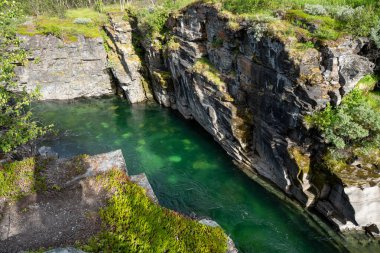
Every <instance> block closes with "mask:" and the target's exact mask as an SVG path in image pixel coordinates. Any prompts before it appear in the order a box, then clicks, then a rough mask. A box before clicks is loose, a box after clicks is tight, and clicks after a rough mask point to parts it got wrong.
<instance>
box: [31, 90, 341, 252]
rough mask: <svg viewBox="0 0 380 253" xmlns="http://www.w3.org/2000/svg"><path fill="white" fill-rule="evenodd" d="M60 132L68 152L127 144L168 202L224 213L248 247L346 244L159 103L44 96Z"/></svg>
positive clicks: (42, 113)
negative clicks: (335, 240)
mask: <svg viewBox="0 0 380 253" xmlns="http://www.w3.org/2000/svg"><path fill="white" fill-rule="evenodd" d="M33 110H34V113H35V115H36V116H37V118H38V119H39V120H40V121H41V122H43V123H53V124H54V125H55V129H57V130H59V133H60V134H59V135H58V137H57V138H55V139H51V140H46V141H44V143H43V145H47V146H51V147H52V148H53V149H54V150H55V151H56V152H58V153H59V154H60V156H61V157H69V156H73V155H78V154H82V153H86V154H90V155H91V154H97V153H103V152H109V151H112V150H116V149H121V150H122V151H123V154H124V156H125V160H126V163H127V167H128V170H129V174H137V173H141V172H145V173H146V174H147V176H148V178H149V181H150V182H151V184H152V187H153V189H154V191H155V193H156V195H157V197H158V199H159V201H160V203H161V204H162V205H163V206H166V207H168V208H171V209H174V210H177V211H180V212H182V213H185V214H187V215H196V216H197V217H206V216H207V217H210V218H212V219H214V220H215V221H217V222H218V223H219V224H220V225H221V226H222V227H223V228H224V229H225V231H226V233H227V234H229V235H230V236H231V237H232V239H233V240H234V241H235V243H236V245H237V247H238V248H239V250H240V252H256V253H264V252H270V253H272V252H308V253H312V252H323V253H329V252H334V253H335V252H343V251H342V250H341V249H337V248H335V247H334V246H332V243H331V241H332V239H331V238H330V237H328V236H327V235H326V234H322V233H320V232H319V230H318V229H317V228H316V227H315V226H313V225H311V224H312V223H311V222H310V221H309V220H308V219H307V218H306V217H305V216H304V215H302V214H301V213H300V211H299V210H295V208H292V207H291V206H289V205H287V204H285V203H284V202H282V201H281V200H279V199H278V198H277V197H275V196H274V195H273V194H271V193H269V192H268V191H267V190H265V189H264V188H263V187H261V186H260V185H259V184H257V183H255V182H254V181H252V180H251V179H249V178H247V176H245V175H244V174H243V173H242V172H240V171H239V170H238V169H237V168H236V166H234V164H233V163H232V161H231V158H230V157H229V156H228V155H227V154H226V152H225V151H224V150H223V149H222V148H221V147H220V146H219V145H218V144H217V143H216V142H215V141H214V140H213V139H212V137H211V136H210V135H209V134H208V133H206V132H205V131H204V130H203V129H202V128H201V127H200V126H199V125H197V124H196V123H195V122H194V121H187V120H184V119H183V118H182V117H181V116H180V115H179V114H178V113H177V112H175V111H172V110H169V109H165V108H161V107H159V106H158V105H156V104H141V105H128V104H127V103H126V101H125V100H121V99H117V98H105V99H104V98H103V99H87V100H76V101H71V102H64V103H63V102H44V103H40V104H37V105H35V106H34V108H33Z"/></svg>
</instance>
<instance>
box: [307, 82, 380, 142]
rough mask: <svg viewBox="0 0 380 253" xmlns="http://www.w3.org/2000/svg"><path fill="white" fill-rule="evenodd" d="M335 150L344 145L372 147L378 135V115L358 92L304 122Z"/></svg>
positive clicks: (379, 118)
mask: <svg viewBox="0 0 380 253" xmlns="http://www.w3.org/2000/svg"><path fill="white" fill-rule="evenodd" d="M307 121H308V122H309V123H311V124H312V125H314V126H316V127H317V128H318V129H319V130H321V132H322V133H323V136H324V138H325V139H326V141H327V142H328V143H331V144H332V145H333V146H335V147H336V148H338V149H343V148H345V147H346V145H354V146H363V145H364V146H368V145H369V146H372V145H373V143H374V142H375V141H376V140H377V139H378V136H379V135H380V114H379V113H378V112H377V111H376V108H373V107H372V106H371V104H370V103H369V101H368V98H367V97H366V96H365V93H364V92H363V91H361V90H359V89H354V90H353V91H352V92H351V93H350V94H348V95H347V96H346V97H344V99H343V101H342V103H341V105H339V106H338V107H337V108H332V107H331V106H330V105H328V106H327V107H326V109H325V110H323V111H321V112H318V113H316V114H314V115H313V116H311V117H309V118H308V119H307Z"/></svg>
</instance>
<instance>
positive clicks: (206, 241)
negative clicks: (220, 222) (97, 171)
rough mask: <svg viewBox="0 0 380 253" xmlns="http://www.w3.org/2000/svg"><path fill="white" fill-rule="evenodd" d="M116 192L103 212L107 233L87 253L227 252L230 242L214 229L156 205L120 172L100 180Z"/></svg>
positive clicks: (92, 242) (115, 171)
mask: <svg viewBox="0 0 380 253" xmlns="http://www.w3.org/2000/svg"><path fill="white" fill-rule="evenodd" d="M97 179H98V183H100V184H103V185H105V186H106V187H107V188H108V189H110V190H112V191H114V192H115V194H114V196H113V197H112V198H111V199H110V201H109V204H108V206H107V207H105V208H104V209H102V210H101V212H100V215H101V218H102V222H103V231H102V232H101V233H100V234H98V235H96V236H95V237H93V238H92V239H91V240H90V241H89V243H88V245H86V246H84V247H83V249H84V250H85V251H87V252H173V253H174V252H221V253H222V252H223V253H224V252H226V250H227V238H226V235H225V234H224V232H223V230H222V229H221V228H219V227H216V228H213V227H209V226H205V225H203V224H200V223H199V222H197V221H195V220H192V219H190V218H187V217H184V216H183V215H181V214H179V213H176V212H174V211H171V210H169V209H166V208H163V207H161V206H159V205H157V204H155V203H153V202H152V201H151V200H150V199H149V198H148V197H147V195H146V193H145V190H144V189H143V188H141V187H140V186H137V185H136V184H134V183H132V182H130V181H129V179H128V177H127V176H126V175H125V174H124V173H122V172H121V171H120V170H113V171H111V172H110V173H109V174H106V175H100V176H98V178H97Z"/></svg>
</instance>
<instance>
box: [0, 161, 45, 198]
mask: <svg viewBox="0 0 380 253" xmlns="http://www.w3.org/2000/svg"><path fill="white" fill-rule="evenodd" d="M43 169H44V163H43V162H41V161H37V160H36V158H27V159H24V160H22V161H17V162H12V163H6V164H3V165H0V186H1V187H0V197H4V198H6V199H10V200H17V199H19V198H21V197H24V196H27V195H29V194H31V193H33V192H36V191H38V190H43V189H45V188H46V182H45V178H44V177H42V176H40V172H41V171H42V170H43Z"/></svg>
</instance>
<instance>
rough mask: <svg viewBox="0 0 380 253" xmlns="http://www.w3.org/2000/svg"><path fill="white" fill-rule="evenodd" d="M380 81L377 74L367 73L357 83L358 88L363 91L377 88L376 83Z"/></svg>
mask: <svg viewBox="0 0 380 253" xmlns="http://www.w3.org/2000/svg"><path fill="white" fill-rule="evenodd" d="M379 81H380V78H379V77H378V76H376V75H366V76H364V77H363V78H362V79H360V81H359V82H358V84H357V87H358V89H360V90H363V91H366V92H368V91H371V90H373V89H374V88H375V86H376V84H377V83H378V82H379Z"/></svg>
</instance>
